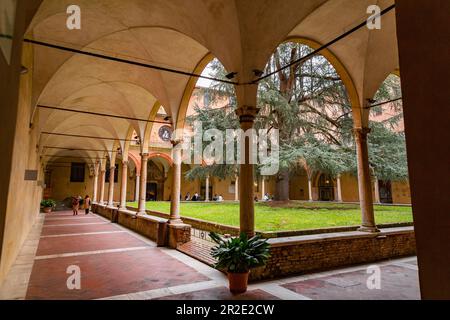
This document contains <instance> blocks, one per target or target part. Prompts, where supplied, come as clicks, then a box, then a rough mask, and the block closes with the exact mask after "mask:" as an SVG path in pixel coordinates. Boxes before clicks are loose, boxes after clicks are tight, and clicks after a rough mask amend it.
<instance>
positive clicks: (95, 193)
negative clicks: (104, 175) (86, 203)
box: [92, 163, 100, 203]
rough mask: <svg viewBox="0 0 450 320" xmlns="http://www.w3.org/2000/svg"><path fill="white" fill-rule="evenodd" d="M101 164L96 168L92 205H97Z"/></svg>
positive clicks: (97, 164) (96, 165)
mask: <svg viewBox="0 0 450 320" xmlns="http://www.w3.org/2000/svg"><path fill="white" fill-rule="evenodd" d="M99 166H100V165H99V163H96V164H95V166H94V189H93V194H92V203H97V198H98V173H99Z"/></svg>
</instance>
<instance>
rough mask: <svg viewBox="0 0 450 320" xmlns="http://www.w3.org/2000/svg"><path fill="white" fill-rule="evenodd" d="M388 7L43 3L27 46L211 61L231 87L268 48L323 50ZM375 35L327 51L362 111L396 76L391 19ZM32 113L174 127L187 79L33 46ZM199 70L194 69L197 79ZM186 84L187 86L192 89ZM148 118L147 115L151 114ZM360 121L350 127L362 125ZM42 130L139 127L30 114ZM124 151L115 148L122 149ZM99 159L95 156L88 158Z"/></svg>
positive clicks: (271, 2) (248, 75)
mask: <svg viewBox="0 0 450 320" xmlns="http://www.w3.org/2000/svg"><path fill="white" fill-rule="evenodd" d="M393 3H394V0H379V1H374V0H328V1H327V0H304V1H299V0H189V1H186V0H127V1H123V0H44V1H43V2H42V4H41V6H40V8H39V10H38V12H37V14H36V15H35V17H34V19H33V21H32V23H31V25H30V27H29V30H28V32H27V34H26V36H25V37H26V38H30V39H35V40H39V41H43V42H48V43H52V44H57V45H61V46H66V47H70V48H75V49H79V50H85V51H89V52H95V53H100V54H104V55H108V56H112V57H118V58H123V59H127V60H132V61H137V62H144V63H147V64H154V65H158V66H162V67H167V68H171V69H176V70H180V71H185V72H194V71H195V72H198V73H201V68H202V67H203V66H204V65H205V63H206V62H207V61H209V59H210V58H211V57H212V56H214V57H217V58H218V59H219V60H220V61H221V62H222V64H223V65H224V66H225V68H226V69H227V70H228V71H230V72H231V71H233V72H237V76H236V78H235V79H233V80H234V81H238V82H240V83H243V82H248V81H252V80H254V79H255V75H254V73H253V70H254V69H258V70H262V69H264V66H265V65H266V63H267V61H268V59H269V57H270V55H271V54H272V53H273V51H274V50H275V49H276V47H277V46H278V45H279V44H280V43H281V42H283V41H285V40H287V39H289V38H301V39H309V40H313V41H314V42H316V43H319V44H324V43H327V42H329V41H331V40H333V39H334V38H336V37H337V36H339V35H341V34H342V33H344V32H346V31H348V30H350V29H351V28H353V27H354V26H356V25H358V24H359V23H361V22H362V21H364V20H365V19H367V18H368V16H369V14H368V13H367V8H368V6H369V5H372V4H378V5H379V6H380V7H381V8H382V9H384V8H387V7H388V6H390V5H392V4H393ZM74 4H76V5H78V6H79V7H80V8H81V30H69V29H68V28H67V27H66V20H67V17H68V14H67V12H66V10H67V7H68V6H69V5H74ZM381 21H382V28H381V30H369V29H368V28H362V29H360V30H358V31H356V32H355V33H353V34H352V35H350V36H348V37H347V38H345V39H343V40H341V41H339V42H338V43H336V44H334V45H333V46H331V47H330V48H329V51H330V52H331V54H332V55H333V56H334V57H335V58H336V59H337V61H339V63H340V64H341V67H342V68H343V69H345V71H346V72H347V74H348V76H349V79H350V80H351V81H350V83H351V84H347V85H352V86H354V90H355V93H356V94H357V100H358V103H359V105H358V106H355V107H358V108H361V106H363V105H364V103H365V100H366V99H367V98H372V97H373V95H374V94H375V92H376V90H377V89H378V87H379V85H380V84H381V82H382V81H383V80H384V79H385V78H386V76H387V75H388V74H389V73H391V72H392V71H393V70H395V69H398V53H397V43H396V33H395V11H391V12H389V13H388V14H386V15H385V16H384V17H383V18H382V20H381ZM33 50H34V66H33V97H32V103H33V104H34V105H37V104H41V105H48V106H58V107H64V108H72V109H77V110H88V111H91V112H99V113H109V114H115V115H122V116H126V117H131V118H140V119H149V117H150V116H151V114H155V113H156V112H155V111H154V110H152V109H153V108H159V106H160V105H163V106H164V107H165V109H166V111H167V113H168V115H170V116H171V117H172V118H171V119H172V121H173V123H176V122H177V119H178V118H179V117H184V115H183V114H181V113H180V110H185V109H186V106H184V107H183V104H186V103H187V102H186V97H188V96H190V94H191V89H192V83H195V80H193V79H191V78H189V77H188V76H185V75H180V74H175V73H168V72H164V71H159V70H155V69H148V68H144V67H140V66H134V65H130V64H125V63H120V62H115V61H109V60H104V59H99V58H95V57H89V56H85V55H80V54H74V53H71V52H65V51H61V50H57V49H53V48H47V47H43V46H39V45H34V46H33ZM199 69H200V71H199ZM193 81H194V82H193ZM152 111H153V113H152ZM364 121H365V120H364V115H362V116H361V119H359V120H358V119H356V122H357V123H358V122H359V124H360V125H362V124H363V123H364ZM39 126H40V129H41V130H42V131H51V132H66V133H74V134H80V133H83V134H87V135H98V136H108V137H113V138H117V139H125V138H126V137H128V136H129V135H130V132H133V131H136V132H137V133H138V134H139V135H140V136H141V137H143V136H145V131H146V128H147V123H146V122H144V121H137V120H123V119H114V118H105V117H98V116H93V115H87V114H74V113H67V112H61V111H54V110H46V109H40V110H39ZM42 139H43V141H42V142H41V143H43V144H51V145H57V146H61V147H70V146H73V145H84V146H86V147H90V148H92V149H105V150H109V151H111V150H112V147H113V144H114V141H109V140H92V141H91V140H89V141H86V139H84V140H83V139H81V138H80V139H78V138H70V139H69V138H64V137H60V136H44V137H43V138H42ZM122 147H123V145H122ZM89 154H92V155H94V154H95V155H98V153H89Z"/></svg>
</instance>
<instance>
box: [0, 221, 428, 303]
mask: <svg viewBox="0 0 450 320" xmlns="http://www.w3.org/2000/svg"><path fill="white" fill-rule="evenodd" d="M40 218H42V219H41V221H42V222H41V224H40V225H39V224H37V226H36V227H35V228H37V230H35V231H34V232H32V233H31V234H33V235H34V237H36V238H33V239H30V240H29V241H28V242H27V243H26V245H25V246H24V248H25V249H23V250H25V251H26V252H24V253H22V254H21V255H19V257H18V262H16V264H17V266H14V267H13V268H12V273H13V274H12V275H11V276H9V277H8V278H7V281H5V284H4V285H3V286H2V287H1V288H0V298H2V299H127V300H128V299H183V300H187V299H193V300H198V299H200V300H202V299H211V300H214V299H218V300H231V299H243V300H248V299H252V300H263V299H265V300H271V299H291V300H293V299H300V300H308V299H418V298H419V296H420V294H419V289H418V276H417V265H416V259H415V258H414V257H410V258H405V259H398V260H393V261H387V262H382V263H379V264H378V265H379V266H380V268H381V289H380V290H370V289H368V288H367V285H366V282H367V278H368V277H369V275H368V274H367V272H366V267H367V266H356V267H353V268H347V269H341V270H333V271H328V272H324V273H317V274H312V275H303V276H298V277H290V278H285V279H280V280H275V281H267V282H260V283H255V284H251V285H250V286H249V290H248V291H247V292H246V293H245V294H242V295H237V296H235V295H232V294H230V292H229V291H228V289H227V279H226V277H225V275H223V274H222V273H220V272H219V271H217V270H214V269H213V268H211V267H209V266H207V265H205V264H203V263H201V262H199V261H197V260H194V259H193V258H191V257H189V256H187V255H185V254H183V253H182V252H179V251H176V250H170V249H167V248H157V247H156V246H155V244H154V243H153V242H152V241H149V240H148V239H145V238H143V237H141V236H139V235H137V234H135V233H134V232H132V231H130V230H127V229H125V228H123V227H121V226H118V225H116V224H112V223H110V222H109V221H107V220H105V219H103V218H102V217H100V216H97V215H94V214H92V213H91V214H89V215H84V214H80V215H78V216H72V213H71V212H56V213H52V214H48V215H46V216H45V217H44V216H40ZM33 245H34V250H32V247H33ZM30 257H31V262H26V261H28V260H27V259H30ZM74 266H75V267H76V268H79V271H80V288H79V289H77V288H75V289H69V287H70V286H69V287H68V282H69V284H70V281H69V280H71V279H73V276H72V274H71V273H70V272H69V273H68V271H70V267H74ZM15 273H19V274H18V275H17V274H15ZM71 276H72V277H71ZM17 279H20V283H15V281H16V282H17V281H18V280H17ZM19 287H20V288H21V289H20V288H19ZM18 288H19V289H18Z"/></svg>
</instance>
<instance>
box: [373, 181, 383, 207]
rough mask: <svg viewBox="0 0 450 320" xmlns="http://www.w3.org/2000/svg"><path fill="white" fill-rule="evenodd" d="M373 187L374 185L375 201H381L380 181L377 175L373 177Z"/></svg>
mask: <svg viewBox="0 0 450 320" xmlns="http://www.w3.org/2000/svg"><path fill="white" fill-rule="evenodd" d="M373 187H374V191H375V192H374V195H375V199H374V201H375V203H381V198H380V183H379V181H378V178H377V177H373Z"/></svg>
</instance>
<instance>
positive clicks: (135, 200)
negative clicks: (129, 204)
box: [134, 169, 141, 203]
mask: <svg viewBox="0 0 450 320" xmlns="http://www.w3.org/2000/svg"><path fill="white" fill-rule="evenodd" d="M140 180H141V175H140V174H139V173H138V172H137V169H136V182H135V183H136V185H135V186H134V202H138V203H139V182H140Z"/></svg>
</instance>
